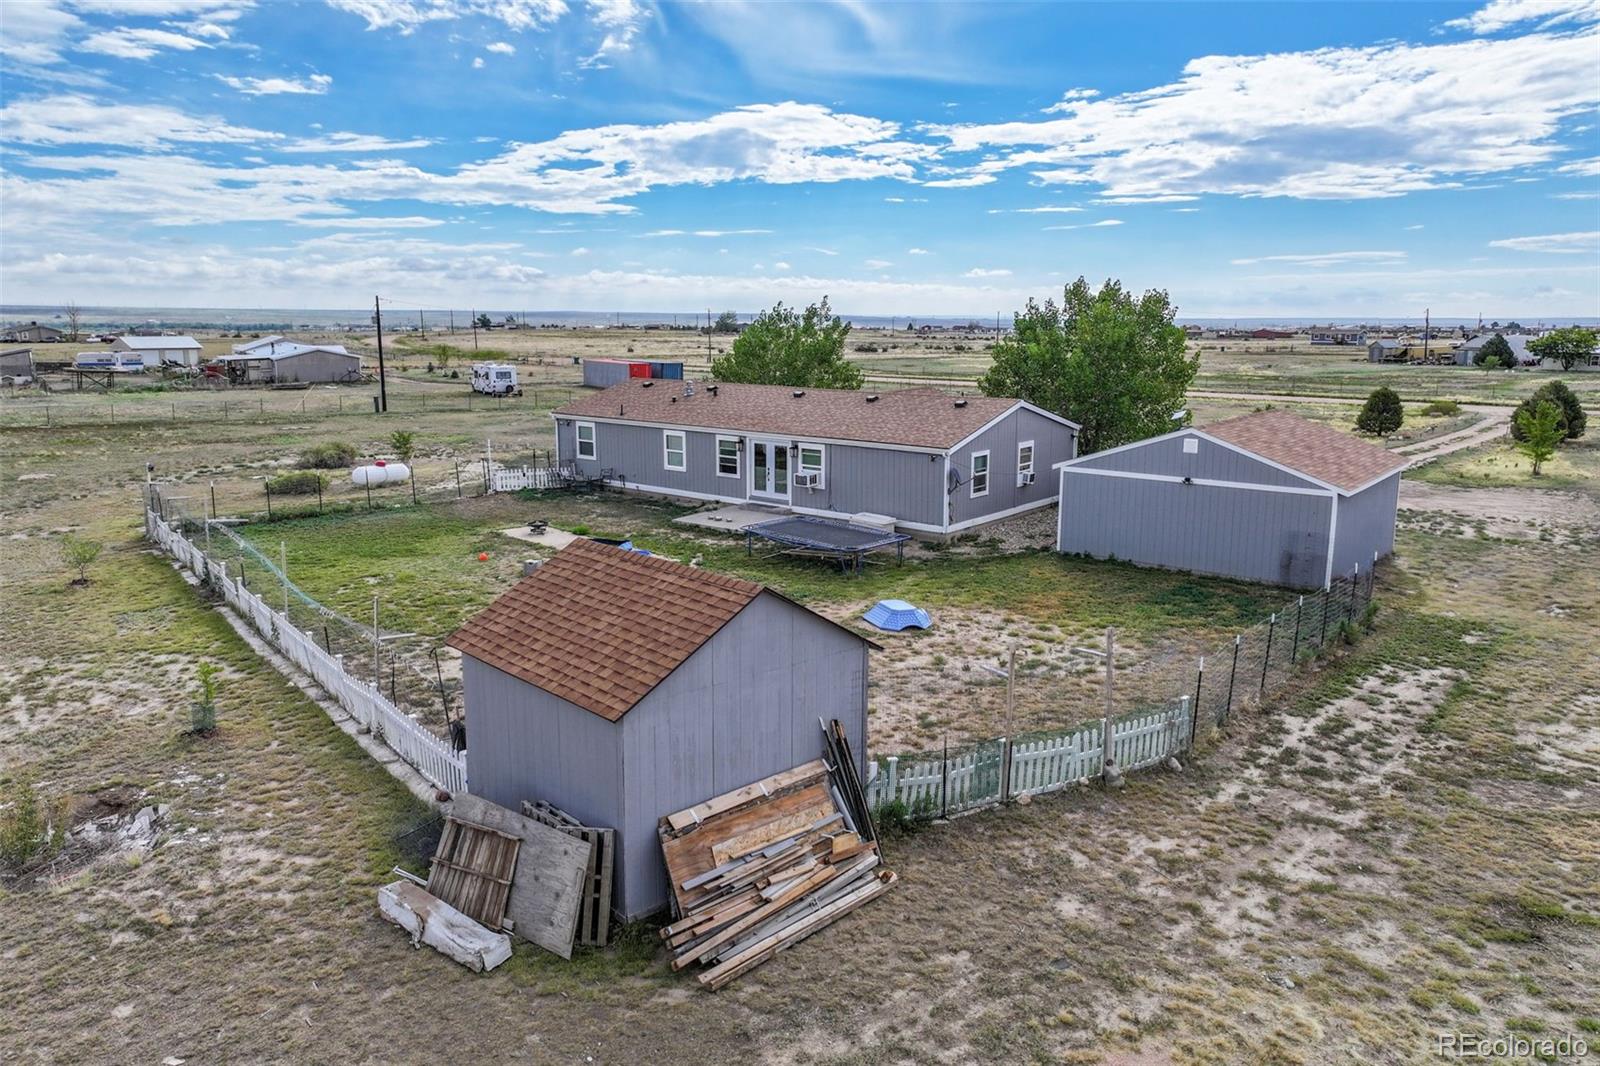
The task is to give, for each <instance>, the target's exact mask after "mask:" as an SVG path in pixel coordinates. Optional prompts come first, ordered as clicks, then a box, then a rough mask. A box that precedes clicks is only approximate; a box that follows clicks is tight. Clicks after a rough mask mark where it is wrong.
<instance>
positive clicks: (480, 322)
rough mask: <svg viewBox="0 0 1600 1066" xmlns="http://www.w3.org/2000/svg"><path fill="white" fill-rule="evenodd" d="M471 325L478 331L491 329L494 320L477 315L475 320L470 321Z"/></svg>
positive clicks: (486, 316)
mask: <svg viewBox="0 0 1600 1066" xmlns="http://www.w3.org/2000/svg"><path fill="white" fill-rule="evenodd" d="M472 324H473V325H475V326H477V327H478V328H479V329H493V328H494V319H492V318H490V317H489V316H488V315H479V316H478V317H477V318H475V319H473V320H472Z"/></svg>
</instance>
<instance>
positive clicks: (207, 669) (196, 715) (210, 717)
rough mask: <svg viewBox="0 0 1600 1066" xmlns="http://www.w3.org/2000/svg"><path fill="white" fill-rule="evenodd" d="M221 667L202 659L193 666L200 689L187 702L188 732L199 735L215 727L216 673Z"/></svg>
mask: <svg viewBox="0 0 1600 1066" xmlns="http://www.w3.org/2000/svg"><path fill="white" fill-rule="evenodd" d="M220 673H222V667H220V666H218V665H217V664H216V663H212V662H205V661H204V660H202V661H201V662H200V663H198V664H197V665H196V666H195V676H196V677H198V678H199V679H200V691H199V693H198V694H197V695H196V698H195V699H194V701H193V702H192V703H190V704H189V732H191V733H197V734H199V735H201V736H204V735H207V734H209V733H211V732H212V731H213V730H215V729H216V728H217V689H218V687H219V686H218V684H217V675H218V674H220Z"/></svg>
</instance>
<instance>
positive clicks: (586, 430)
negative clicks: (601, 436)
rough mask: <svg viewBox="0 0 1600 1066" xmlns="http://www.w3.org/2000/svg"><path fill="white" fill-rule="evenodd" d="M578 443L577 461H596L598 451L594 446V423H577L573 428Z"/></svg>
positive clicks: (598, 455) (598, 454)
mask: <svg viewBox="0 0 1600 1066" xmlns="http://www.w3.org/2000/svg"><path fill="white" fill-rule="evenodd" d="M573 432H574V433H575V434H576V436H577V441H578V458H579V459H598V458H599V457H600V449H599V448H597V447H596V446H595V439H594V423H593V422H579V423H577V424H576V425H575V426H574V427H573Z"/></svg>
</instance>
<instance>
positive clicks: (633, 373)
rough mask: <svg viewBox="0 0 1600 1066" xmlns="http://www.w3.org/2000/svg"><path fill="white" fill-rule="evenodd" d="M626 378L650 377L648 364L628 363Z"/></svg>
mask: <svg viewBox="0 0 1600 1066" xmlns="http://www.w3.org/2000/svg"><path fill="white" fill-rule="evenodd" d="M628 376H629V377H630V378H647V377H649V376H650V364H649V363H629V364H628Z"/></svg>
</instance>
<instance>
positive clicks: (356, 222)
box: [290, 215, 444, 230]
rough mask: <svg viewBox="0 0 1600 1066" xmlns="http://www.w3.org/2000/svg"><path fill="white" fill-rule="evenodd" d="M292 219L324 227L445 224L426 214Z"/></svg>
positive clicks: (420, 227) (362, 227)
mask: <svg viewBox="0 0 1600 1066" xmlns="http://www.w3.org/2000/svg"><path fill="white" fill-rule="evenodd" d="M290 221H291V222H292V223H293V224H294V225H296V226H308V227H318V228H322V229H373V230H385V229H432V228H433V227H434V226H442V225H444V219H442V218H429V217H427V216H426V215H403V216H400V217H398V218H395V217H388V216H384V215H364V216H362V217H360V218H296V219H291V220H290Z"/></svg>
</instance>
